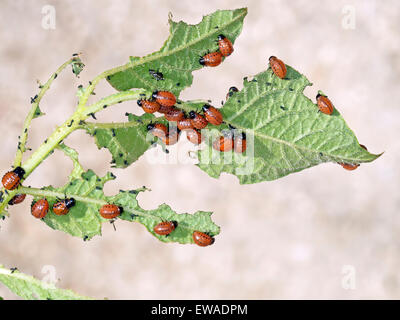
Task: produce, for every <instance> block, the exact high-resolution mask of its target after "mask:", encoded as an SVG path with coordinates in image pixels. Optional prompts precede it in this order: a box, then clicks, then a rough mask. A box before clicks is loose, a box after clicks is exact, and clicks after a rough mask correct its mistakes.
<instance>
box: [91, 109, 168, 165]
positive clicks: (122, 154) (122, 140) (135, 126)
mask: <svg viewBox="0 0 400 320" xmlns="http://www.w3.org/2000/svg"><path fill="white" fill-rule="evenodd" d="M128 120H129V121H128V122H123V123H103V124H101V123H99V124H98V123H88V124H86V125H84V128H85V129H86V131H87V132H88V133H89V134H90V135H92V136H94V138H95V141H96V144H97V147H98V148H99V149H101V148H107V149H108V150H109V151H110V152H111V154H112V157H113V159H112V163H114V164H115V167H117V168H126V167H128V166H129V165H130V164H132V163H133V162H135V161H136V160H138V159H139V158H140V156H142V155H143V154H144V153H145V152H146V150H147V149H148V148H149V147H150V146H151V145H152V144H153V143H154V140H155V139H152V140H150V139H146V137H147V134H148V131H147V125H148V124H149V123H150V122H152V121H155V120H156V117H155V116H154V115H152V114H143V115H142V116H136V115H133V114H128ZM157 122H165V120H158V121H157Z"/></svg>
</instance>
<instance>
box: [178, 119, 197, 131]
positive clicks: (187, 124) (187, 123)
mask: <svg viewBox="0 0 400 320" xmlns="http://www.w3.org/2000/svg"><path fill="white" fill-rule="evenodd" d="M177 127H178V129H179V130H190V129H193V128H194V127H193V124H192V121H191V120H190V119H183V120H180V121H178V123H177Z"/></svg>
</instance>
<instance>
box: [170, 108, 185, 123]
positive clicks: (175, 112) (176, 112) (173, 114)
mask: <svg viewBox="0 0 400 320" xmlns="http://www.w3.org/2000/svg"><path fill="white" fill-rule="evenodd" d="M165 119H167V120H168V121H180V120H183V119H185V114H184V113H183V111H182V110H180V109H178V108H172V109H171V110H170V111H168V112H167V113H166V114H165Z"/></svg>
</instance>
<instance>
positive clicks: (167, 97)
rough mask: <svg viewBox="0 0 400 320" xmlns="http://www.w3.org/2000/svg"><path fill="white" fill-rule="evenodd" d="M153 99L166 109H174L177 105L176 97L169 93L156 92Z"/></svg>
mask: <svg viewBox="0 0 400 320" xmlns="http://www.w3.org/2000/svg"><path fill="white" fill-rule="evenodd" d="M153 99H155V100H156V102H157V103H159V104H160V105H162V106H164V107H172V106H173V105H174V104H175V103H176V97H175V95H174V94H173V93H172V92H169V91H155V92H153Z"/></svg>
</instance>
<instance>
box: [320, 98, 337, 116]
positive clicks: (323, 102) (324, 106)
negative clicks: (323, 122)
mask: <svg viewBox="0 0 400 320" xmlns="http://www.w3.org/2000/svg"><path fill="white" fill-rule="evenodd" d="M316 99H317V105H318V109H319V111H321V112H322V113H325V114H328V115H329V114H332V112H333V108H334V107H333V104H332V102H331V100H329V99H328V97H327V96H323V95H321V94H319V93H318V94H317V98H316Z"/></svg>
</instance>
